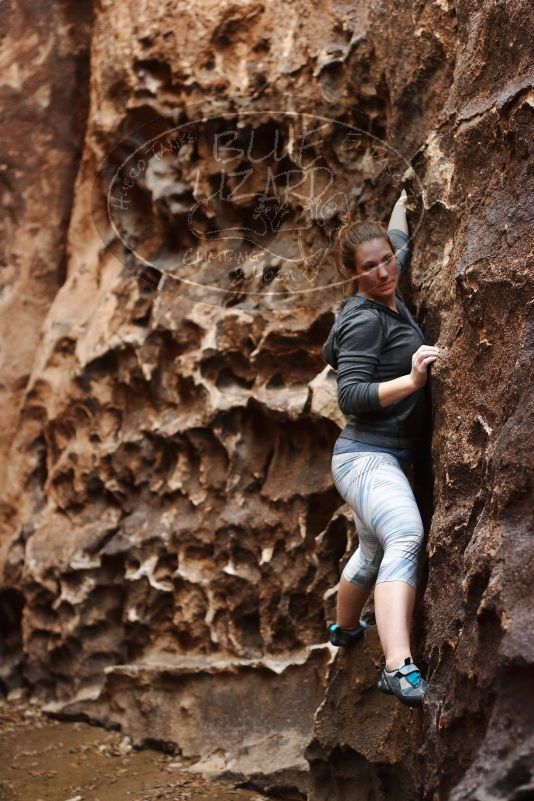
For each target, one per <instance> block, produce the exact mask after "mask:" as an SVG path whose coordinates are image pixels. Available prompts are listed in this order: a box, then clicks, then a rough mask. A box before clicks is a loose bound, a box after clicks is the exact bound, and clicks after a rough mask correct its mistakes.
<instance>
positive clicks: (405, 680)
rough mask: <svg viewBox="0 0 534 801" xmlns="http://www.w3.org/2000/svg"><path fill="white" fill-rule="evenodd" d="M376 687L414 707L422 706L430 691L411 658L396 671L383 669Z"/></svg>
mask: <svg viewBox="0 0 534 801" xmlns="http://www.w3.org/2000/svg"><path fill="white" fill-rule="evenodd" d="M376 686H377V687H378V689H379V690H382V692H384V693H390V694H391V695H396V696H397V698H398V699H399V701H401V702H402V703H403V704H406V706H412V707H413V706H421V704H422V703H423V698H424V697H425V693H426V691H427V690H428V682H426V681H425V680H424V679H423V677H422V676H421V672H420V670H419V668H418V667H417V665H416V664H415V662H413V660H412V659H411V657H409V656H407V657H406V659H405V660H404V665H401V667H400V668H397V669H396V670H386V668H385V667H384V668H382V672H381V673H380V678H379V680H378V684H377V685H376Z"/></svg>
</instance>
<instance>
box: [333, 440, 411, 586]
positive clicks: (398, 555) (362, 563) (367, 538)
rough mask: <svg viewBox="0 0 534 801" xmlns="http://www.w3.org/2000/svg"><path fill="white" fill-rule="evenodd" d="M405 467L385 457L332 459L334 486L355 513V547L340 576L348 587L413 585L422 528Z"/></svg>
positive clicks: (353, 455) (344, 455)
mask: <svg viewBox="0 0 534 801" xmlns="http://www.w3.org/2000/svg"><path fill="white" fill-rule="evenodd" d="M403 464H404V465H407V463H403ZM405 469H407V467H406V468H403V466H401V462H399V460H398V459H397V458H396V457H395V456H393V455H392V454H389V453H378V452H373V453H371V452H363V451H362V452H359V453H339V454H335V455H333V456H332V476H333V478H334V484H335V487H336V489H337V491H338V492H339V494H340V495H341V497H342V498H343V499H344V500H345V501H346V502H347V503H348V504H349V506H350V507H351V509H352V511H353V513H354V522H355V525H356V532H357V534H358V548H357V549H356V551H355V552H354V554H353V555H352V556H351V558H350V559H349V561H348V562H347V564H346V565H345V568H344V569H343V573H342V575H343V576H344V577H345V578H346V579H347V581H350V582H351V583H352V584H357V585H359V586H361V587H372V586H373V585H374V584H375V583H379V582H382V581H406V582H408V584H410V585H411V586H412V587H414V588H415V587H416V575H417V564H418V557H419V553H420V550H421V546H422V542H423V536H424V530H423V521H422V519H421V514H420V512H419V508H418V506H417V501H416V500H415V497H414V494H413V490H412V487H411V485H410V481H409V480H408V476H407V474H406V472H405Z"/></svg>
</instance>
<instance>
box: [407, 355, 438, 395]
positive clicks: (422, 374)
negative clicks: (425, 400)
mask: <svg viewBox="0 0 534 801" xmlns="http://www.w3.org/2000/svg"><path fill="white" fill-rule="evenodd" d="M438 355H439V348H438V347H436V346H435V345H421V347H420V348H418V349H417V350H416V351H415V353H414V355H413V356H412V372H411V373H410V379H411V380H412V382H413V385H414V386H415V388H416V389H421V387H424V386H425V384H426V382H427V379H428V372H427V368H428V366H429V365H430V364H432V362H433V361H435V360H436V359H437V357H438Z"/></svg>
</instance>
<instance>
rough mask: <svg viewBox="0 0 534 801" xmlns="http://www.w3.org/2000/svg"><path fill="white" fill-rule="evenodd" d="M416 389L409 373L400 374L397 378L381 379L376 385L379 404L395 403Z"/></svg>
mask: <svg viewBox="0 0 534 801" xmlns="http://www.w3.org/2000/svg"><path fill="white" fill-rule="evenodd" d="M416 389H417V386H416V385H415V384H414V381H413V379H412V378H411V376H409V375H401V376H399V378H392V379H391V381H381V382H380V383H379V385H378V400H379V401H380V406H389V404H390V403H396V402H397V401H400V400H402V399H403V398H406V397H407V395H411V394H412V392H415V390H416Z"/></svg>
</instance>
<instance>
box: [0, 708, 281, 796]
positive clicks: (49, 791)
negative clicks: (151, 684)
mask: <svg viewBox="0 0 534 801" xmlns="http://www.w3.org/2000/svg"><path fill="white" fill-rule="evenodd" d="M0 754H2V759H1V760H0V801H29V799H32V801H118V799H120V801H268V800H267V797H266V796H264V795H261V794H259V793H258V792H254V791H250V790H243V789H239V788H236V787H234V786H233V785H231V784H227V783H224V782H221V781H217V782H209V783H208V782H206V781H205V780H204V779H203V778H201V777H199V776H198V775H195V774H191V773H188V772H187V770H184V764H183V763H182V762H181V760H180V758H179V757H176V756H173V755H170V754H163V753H161V752H158V751H154V750H152V749H143V750H136V749H132V748H131V745H130V744H129V741H128V738H125V737H124V736H123V735H122V734H121V733H120V732H117V731H106V730H105V729H102V728H99V727H97V726H90V725H89V724H87V723H82V722H76V723H72V722H68V723H66V722H62V721H57V720H53V719H50V718H49V717H47V716H45V715H43V714H42V713H41V712H40V710H39V709H38V708H37V707H34V706H32V705H31V704H28V703H24V702H22V701H5V700H0Z"/></svg>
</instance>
